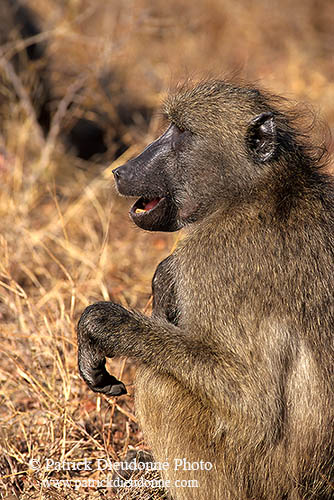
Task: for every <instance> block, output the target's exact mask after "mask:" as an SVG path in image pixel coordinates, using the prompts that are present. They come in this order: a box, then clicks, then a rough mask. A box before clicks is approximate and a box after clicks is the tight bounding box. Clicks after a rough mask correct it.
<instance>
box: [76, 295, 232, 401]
mask: <svg viewBox="0 0 334 500" xmlns="http://www.w3.org/2000/svg"><path fill="white" fill-rule="evenodd" d="M78 344H79V346H78V347H79V349H78V354H79V369H80V372H81V375H82V376H83V378H84V379H85V380H86V382H87V383H88V385H89V386H90V387H91V388H92V389H93V390H96V391H99V392H105V393H109V391H108V388H107V387H105V386H107V385H110V375H109V374H108V372H107V371H106V369H105V366H104V361H105V360H104V358H105V357H109V358H112V357H116V356H127V357H131V358H133V359H135V360H137V361H138V362H140V363H145V364H148V365H150V366H152V367H154V368H155V369H156V370H158V371H160V372H161V373H164V374H167V375H170V376H172V377H174V378H175V379H177V380H178V381H179V382H180V383H181V384H182V385H183V386H184V387H185V388H187V389H188V390H189V391H191V392H193V393H195V394H197V395H198V396H199V397H201V398H202V399H203V400H206V401H207V400H209V401H210V403H211V405H214V406H217V405H219V406H221V400H220V401H217V395H219V397H220V395H222V394H223V390H224V387H225V389H228V390H231V387H226V385H227V386H230V385H231V384H232V382H233V381H232V380H231V377H229V379H230V380H228V379H227V374H228V371H227V370H226V373H225V374H224V373H223V371H224V366H222V361H221V359H217V354H216V353H215V351H214V350H213V349H212V348H211V347H210V346H208V345H206V344H205V343H204V342H201V341H200V340H198V341H194V340H193V339H192V338H190V337H189V336H187V332H185V331H183V330H182V329H181V328H179V327H177V326H175V325H173V324H171V323H169V322H168V321H167V320H165V319H163V318H158V317H151V318H149V317H147V316H144V315H142V314H140V313H137V312H130V311H128V310H126V309H125V308H123V307H122V306H120V305H119V304H114V303H113V302H99V303H97V304H93V305H92V306H89V307H87V308H86V310H85V311H84V313H83V314H82V316H81V319H80V321H79V325H78ZM95 380H96V381H97V382H98V383H97V384H96V383H95ZM104 380H105V386H104ZM223 381H224V386H223V387H222V388H221V389H222V390H221V391H220V390H217V386H218V387H219V385H223Z"/></svg>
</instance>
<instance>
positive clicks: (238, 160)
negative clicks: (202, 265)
mask: <svg viewBox="0 0 334 500" xmlns="http://www.w3.org/2000/svg"><path fill="white" fill-rule="evenodd" d="M238 92H239V95H238ZM241 94H243V95H241ZM227 97H228V98H227ZM259 98H260V97H259V94H258V93H254V91H253V90H247V89H240V88H238V89H237V88H234V87H233V86H231V85H228V84H225V83H224V84H223V83H222V82H214V84H208V83H207V84H203V85H199V86H197V87H196V88H195V89H192V90H191V91H183V92H182V91H181V92H179V93H178V94H175V95H174V96H172V97H171V98H169V100H168V101H167V102H166V105H165V113H166V116H167V119H168V120H169V122H170V125H169V127H168V128H167V130H166V131H165V133H164V134H162V135H161V136H160V137H159V138H158V139H157V140H156V141H154V142H153V143H152V144H150V145H149V146H147V148H146V149H145V150H144V151H143V152H142V153H141V154H140V155H139V156H137V157H136V158H134V159H132V160H130V161H129V162H127V163H126V164H125V165H122V166H121V167H118V168H116V169H115V170H114V171H113V173H114V176H115V180H116V185H117V189H118V191H119V193H120V194H122V195H124V196H131V197H138V198H139V199H138V200H137V201H136V202H135V203H134V204H133V205H132V207H131V209H130V217H131V218H132V220H133V221H134V222H135V224H137V225H138V226H139V227H141V228H142V229H147V230H151V231H176V230H178V229H180V228H181V227H183V226H185V225H187V224H190V223H192V222H195V221H197V220H199V219H201V218H203V217H205V216H207V215H208V214H209V213H210V212H212V211H214V210H215V208H217V207H218V206H219V205H220V204H221V203H223V202H224V201H225V202H226V197H227V196H228V197H231V196H236V195H237V196H240V195H243V194H244V193H245V192H247V191H250V190H251V189H252V188H253V187H254V186H253V184H254V182H256V180H255V179H254V174H255V173H256V172H261V168H260V165H261V164H264V163H266V162H269V161H270V160H271V159H273V157H274V156H275V152H276V150H277V144H276V142H277V141H276V135H277V134H276V124H275V119H274V114H273V113H272V111H271V110H270V109H269V108H268V106H266V105H264V104H263V103H261V102H257V100H259ZM245 99H247V101H246V102H247V106H246V113H245ZM240 101H241V102H242V112H241V110H240ZM232 118H233V119H232ZM232 123H234V124H235V123H237V124H238V127H235V126H233V127H232V126H231V124H232ZM257 175H258V176H260V177H261V173H259V174H257Z"/></svg>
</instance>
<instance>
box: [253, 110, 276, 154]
mask: <svg viewBox="0 0 334 500" xmlns="http://www.w3.org/2000/svg"><path fill="white" fill-rule="evenodd" d="M247 144H248V148H249V149H250V151H251V153H252V156H253V157H254V158H255V159H256V160H257V161H260V162H265V161H267V160H269V159H270V158H272V156H273V155H274V154H275V152H276V148H277V131H276V124H275V118H274V115H273V113H271V112H266V113H261V114H260V115H258V116H257V117H256V118H254V119H253V120H252V121H251V123H250V126H249V129H248V133H247Z"/></svg>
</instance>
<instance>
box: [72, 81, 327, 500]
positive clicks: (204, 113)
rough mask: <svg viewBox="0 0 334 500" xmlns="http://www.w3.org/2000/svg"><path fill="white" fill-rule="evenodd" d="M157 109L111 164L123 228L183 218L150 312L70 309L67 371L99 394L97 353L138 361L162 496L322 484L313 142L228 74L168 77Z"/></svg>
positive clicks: (232, 499)
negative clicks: (171, 85)
mask: <svg viewBox="0 0 334 500" xmlns="http://www.w3.org/2000/svg"><path fill="white" fill-rule="evenodd" d="M165 114H166V116H167V118H168V120H169V123H170V125H169V127H168V129H167V131H166V132H165V133H164V134H163V135H162V136H161V137H159V138H158V139H157V140H156V141H155V142H153V143H152V144H151V145H150V146H148V147H147V148H146V149H145V150H144V151H143V152H142V153H141V154H140V155H139V156H138V157H137V158H135V159H133V160H131V161H129V162H128V163H126V164H125V165H123V166H121V167H119V168H117V169H116V170H115V171H114V175H115V179H116V184H117V188H118V190H119V192H120V193H121V194H122V195H125V196H133V197H140V198H139V200H138V201H136V202H135V204H134V205H133V207H132V208H131V210H130V216H131V218H132V220H133V221H134V222H135V223H136V224H137V225H138V226H139V227H141V228H143V229H147V230H152V231H176V230H178V229H180V228H182V227H187V233H186V236H185V237H184V238H183V239H182V240H181V241H180V242H179V244H178V246H177V248H176V250H175V251H174V252H173V254H172V255H170V256H169V257H168V258H167V259H166V260H164V261H163V262H162V263H161V264H159V266H158V268H157V271H156V273H155V276H154V278H153V294H154V310H153V313H152V316H151V317H146V316H144V315H143V314H140V313H138V312H132V311H128V310H126V309H125V308H124V307H122V306H120V305H118V304H115V303H113V302H100V303H97V304H94V305H92V306H89V307H88V308H87V309H86V310H85V311H84V313H83V315H82V317H81V319H80V322H79V326H78V340H79V368H80V372H81V375H82V376H83V378H84V379H85V381H86V382H87V383H88V385H89V386H90V387H91V388H92V389H93V390H97V391H101V392H105V393H110V394H114V393H116V392H117V389H118V390H119V386H116V391H114V390H113V386H112V384H111V382H112V379H111V378H110V375H109V374H107V373H106V371H105V367H104V357H105V356H107V357H115V356H129V357H130V358H133V359H134V360H136V361H137V362H138V364H139V369H138V374H137V385H136V411H137V415H138V418H139V421H140V423H141V426H142V428H143V431H144V433H145V435H146V438H147V440H148V443H149V444H150V446H151V448H152V451H153V454H154V459H155V460H156V461H160V462H163V461H165V460H167V461H168V462H169V464H170V467H169V469H168V470H167V471H165V472H164V477H165V478H166V480H170V491H171V493H172V496H173V498H174V499H177V500H190V499H192V500H194V499H196V500H218V499H219V500H246V499H247V500H250V499H252V500H264V499H266V500H283V499H285V500H297V499H326V500H329V499H334V469H333V467H334V299H333V289H334V286H333V283H332V281H333V276H334V188H333V180H332V179H331V178H330V177H329V175H326V174H325V173H324V172H323V169H321V167H323V166H324V164H325V154H324V150H323V149H322V148H320V147H318V148H315V147H313V146H312V143H311V141H310V139H308V137H307V136H306V135H305V134H303V133H301V132H300V131H299V129H298V126H297V125H296V124H297V123H298V115H296V114H295V113H293V112H292V111H290V112H289V111H288V108H287V106H286V105H285V104H284V101H283V100H280V99H279V98H276V97H272V96H270V95H269V94H267V93H265V92H260V91H258V90H257V89H254V88H252V87H249V86H247V85H244V84H242V85H235V84H233V83H231V82H224V81H208V82H201V83H199V84H197V85H195V86H192V87H190V86H188V87H183V88H180V89H179V90H178V91H176V92H175V93H174V94H173V95H171V96H170V97H169V98H168V99H167V101H166V104H165ZM110 384H111V385H110ZM180 459H181V460H184V461H183V462H182V464H183V465H184V467H182V466H181V467H177V465H178V464H179V463H180V462H179V460H180ZM203 462H210V463H212V465H213V467H212V469H211V470H200V469H201V468H203V467H201V464H203ZM208 468H209V466H208ZM179 480H186V481H191V480H195V481H198V483H197V486H198V487H190V486H193V485H194V484H196V483H181V484H182V485H183V486H184V485H185V484H187V485H188V487H180V483H178V482H177V481H179Z"/></svg>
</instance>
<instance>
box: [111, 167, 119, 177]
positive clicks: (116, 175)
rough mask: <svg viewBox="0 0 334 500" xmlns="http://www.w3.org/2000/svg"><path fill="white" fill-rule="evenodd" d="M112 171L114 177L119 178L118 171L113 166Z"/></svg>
mask: <svg viewBox="0 0 334 500" xmlns="http://www.w3.org/2000/svg"><path fill="white" fill-rule="evenodd" d="M112 173H113V174H114V177H115V179H119V177H120V173H119V169H118V168H114V170H112Z"/></svg>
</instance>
